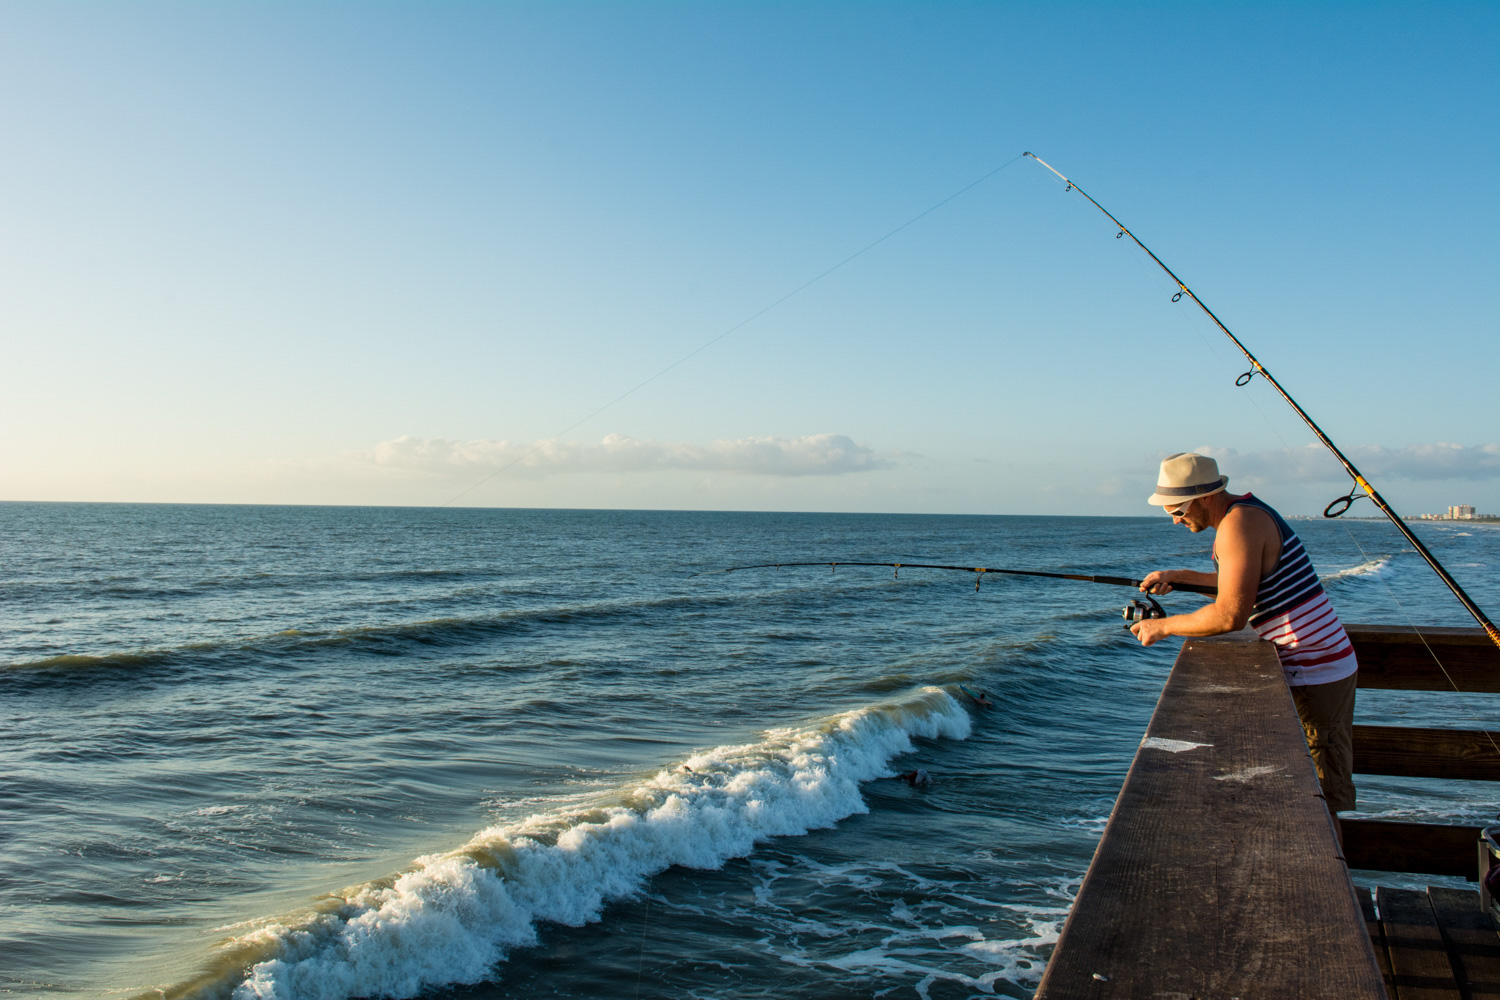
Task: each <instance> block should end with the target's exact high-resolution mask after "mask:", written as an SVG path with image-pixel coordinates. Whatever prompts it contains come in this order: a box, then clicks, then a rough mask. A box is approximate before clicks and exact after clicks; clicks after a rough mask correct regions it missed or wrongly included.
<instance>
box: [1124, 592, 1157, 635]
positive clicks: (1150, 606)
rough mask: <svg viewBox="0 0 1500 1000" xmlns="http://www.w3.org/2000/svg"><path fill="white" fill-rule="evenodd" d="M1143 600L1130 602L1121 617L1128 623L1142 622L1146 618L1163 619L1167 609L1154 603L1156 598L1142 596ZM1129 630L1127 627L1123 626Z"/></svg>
mask: <svg viewBox="0 0 1500 1000" xmlns="http://www.w3.org/2000/svg"><path fill="white" fill-rule="evenodd" d="M1143 597H1144V600H1135V601H1131V602H1130V603H1129V604H1127V605H1125V611H1124V615H1123V617H1124V618H1125V620H1126V621H1128V622H1142V621H1145V620H1146V619H1147V618H1165V617H1167V609H1166V608H1163V607H1162V606H1161V605H1160V604H1158V603H1156V598H1154V597H1152V596H1151V595H1150V594H1145V595H1143ZM1125 627H1126V628H1129V627H1130V626H1129V625H1126V626H1125Z"/></svg>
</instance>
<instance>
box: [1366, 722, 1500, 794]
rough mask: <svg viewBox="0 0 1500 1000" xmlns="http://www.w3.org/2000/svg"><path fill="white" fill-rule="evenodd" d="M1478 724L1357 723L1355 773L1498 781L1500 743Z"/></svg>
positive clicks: (1499, 773)
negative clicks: (1470, 726)
mask: <svg viewBox="0 0 1500 1000" xmlns="http://www.w3.org/2000/svg"><path fill="white" fill-rule="evenodd" d="M1496 742H1497V741H1496V740H1495V739H1494V738H1492V737H1491V735H1490V734H1489V733H1486V732H1485V731H1483V730H1481V729H1419V728H1416V727H1414V726H1355V727H1354V773H1355V774H1397V775H1401V776H1403V777H1407V778H1470V779H1475V780H1479V781H1500V748H1497V747H1496V745H1495V744H1496Z"/></svg>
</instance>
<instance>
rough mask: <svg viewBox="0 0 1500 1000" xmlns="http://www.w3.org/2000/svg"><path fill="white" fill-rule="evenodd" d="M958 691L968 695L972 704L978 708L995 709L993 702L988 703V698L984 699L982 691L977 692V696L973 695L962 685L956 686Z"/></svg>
mask: <svg viewBox="0 0 1500 1000" xmlns="http://www.w3.org/2000/svg"><path fill="white" fill-rule="evenodd" d="M958 689H959V690H960V691H962V692H963V693H964V694H966V695H968V696H969V698H970V699H971V700H973V702H974V704H976V705H978V706H979V707H980V708H994V707H995V703H994V702H993V701H990V700H989V698H987V697H985V694H984V692H983V691H981V692H979V693H978V694H975V693H974V692H973V691H970V690H969V689H968V688H966V687H964V686H963V685H962V684H960V685H959V686H958Z"/></svg>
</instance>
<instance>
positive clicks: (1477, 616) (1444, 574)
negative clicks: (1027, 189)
mask: <svg viewBox="0 0 1500 1000" xmlns="http://www.w3.org/2000/svg"><path fill="white" fill-rule="evenodd" d="M1022 155H1023V156H1029V157H1031V158H1032V159H1033V160H1036V162H1037V163H1039V164H1041V165H1042V166H1044V167H1046V168H1047V170H1049V171H1050V172H1051V173H1053V174H1054V175H1056V176H1057V177H1058V178H1059V179H1060V180H1062V181H1064V182H1065V183H1066V184H1067V188H1066V189H1065V190H1066V191H1077V192H1078V193H1079V194H1080V195H1082V196H1083V197H1084V198H1087V199H1088V201H1089V203H1090V204H1092V205H1093V206H1094V207H1095V208H1097V209H1098V210H1099V211H1100V212H1103V213H1104V214H1105V215H1106V216H1107V217H1108V218H1109V221H1110V222H1113V223H1114V224H1115V225H1116V226H1117V227H1118V228H1119V232H1117V233H1116V234H1115V238H1116V239H1120V238H1123V237H1125V236H1129V237H1130V239H1131V241H1132V242H1134V243H1135V245H1136V246H1138V247H1140V248H1141V249H1142V250H1144V251H1145V252H1146V254H1147V255H1148V256H1150V258H1151V259H1152V260H1153V261H1155V262H1156V264H1157V266H1159V267H1160V268H1161V269H1162V270H1163V271H1165V272H1166V273H1167V275H1168V277H1170V278H1171V279H1172V281H1173V282H1175V283H1176V285H1177V289H1178V290H1177V292H1176V293H1174V294H1173V296H1172V301H1173V302H1178V301H1181V299H1182V297H1183V296H1184V295H1186V296H1187V297H1188V298H1190V299H1192V300H1193V303H1194V304H1195V305H1197V306H1198V308H1199V309H1201V310H1203V312H1204V314H1205V315H1206V316H1208V318H1209V319H1211V320H1213V323H1214V325H1215V326H1217V327H1218V328H1219V330H1220V331H1221V332H1223V334H1224V335H1225V336H1226V337H1228V338H1229V339H1230V341H1232V342H1233V343H1234V346H1235V347H1237V348H1239V351H1240V353H1241V354H1243V355H1244V356H1245V359H1246V360H1247V361H1249V362H1250V370H1249V371H1247V372H1245V373H1244V374H1242V375H1241V376H1240V377H1239V378H1238V379H1236V380H1235V385H1237V386H1241V387H1244V386H1246V385H1248V384H1249V383H1250V382H1251V380H1253V379H1254V377H1255V376H1256V375H1259V376H1260V377H1261V378H1263V379H1265V380H1266V382H1267V383H1269V384H1270V386H1271V387H1272V388H1273V389H1275V390H1276V392H1277V394H1278V395H1280V396H1281V398H1282V399H1283V400H1285V401H1286V403H1287V405H1288V406H1290V407H1291V408H1292V409H1293V410H1294V411H1296V414H1297V416H1299V417H1301V418H1302V422H1303V423H1305V424H1307V426H1308V427H1309V428H1310V429H1311V430H1312V432H1313V433H1314V434H1315V435H1317V438H1318V440H1319V441H1320V442H1322V444H1323V446H1324V447H1325V448H1327V449H1328V450H1329V451H1330V452H1332V453H1333V456H1334V457H1335V458H1337V459H1338V460H1339V464H1340V465H1342V466H1343V467H1344V471H1345V472H1347V473H1348V474H1349V476H1350V478H1352V479H1353V480H1354V483H1355V486H1354V487H1351V488H1350V490H1349V492H1348V493H1347V494H1346V495H1344V496H1341V497H1338V498H1337V499H1335V500H1334V501H1332V502H1331V503H1329V504H1328V506H1327V507H1325V508H1323V516H1324V517H1329V518H1333V517H1338V516H1339V515H1340V514H1343V513H1344V512H1345V511H1347V510H1348V509H1349V508H1350V507H1351V506H1353V505H1354V502H1355V501H1356V500H1360V499H1368V500H1370V501H1371V502H1372V503H1374V504H1375V506H1376V507H1378V508H1380V510H1381V512H1382V513H1383V514H1385V516H1386V517H1387V518H1388V519H1389V520H1390V522H1391V523H1392V524H1394V525H1395V526H1396V530H1397V531H1399V532H1401V534H1402V535H1403V536H1404V537H1405V538H1406V540H1407V541H1408V542H1410V543H1411V545H1412V547H1413V548H1414V549H1416V551H1417V552H1418V554H1420V555H1421V556H1422V558H1423V559H1425V560H1426V561H1427V565H1428V566H1430V567H1432V571H1433V572H1434V573H1436V574H1437V575H1438V578H1439V579H1441V580H1442V581H1443V583H1445V584H1447V586H1448V589H1449V590H1451V591H1452V592H1453V596H1454V597H1456V598H1458V601H1459V603H1460V604H1462V605H1463V606H1464V609H1465V610H1467V611H1468V612H1469V614H1471V615H1473V616H1474V620H1475V621H1477V622H1479V624H1480V625H1481V626H1482V627H1483V628H1484V631H1485V634H1486V635H1488V636H1489V637H1490V641H1492V642H1493V643H1494V644H1495V645H1496V646H1500V629H1497V628H1496V627H1495V625H1494V623H1493V622H1491V621H1490V620H1489V618H1488V617H1487V616H1486V615H1485V613H1484V612H1483V611H1481V610H1480V609H1479V605H1477V604H1475V603H1474V601H1473V599H1472V598H1470V597H1469V595H1468V594H1467V593H1465V592H1464V589H1463V587H1461V586H1460V585H1459V583H1458V581H1457V580H1455V579H1454V578H1453V577H1452V575H1451V574H1449V572H1448V571H1447V569H1445V568H1444V567H1443V564H1442V563H1441V562H1439V561H1438V558H1437V557H1436V556H1434V555H1433V554H1432V553H1431V552H1430V551H1429V550H1428V548H1427V546H1425V545H1423V544H1422V541H1421V539H1419V538H1417V536H1416V535H1415V534H1413V533H1412V530H1411V529H1410V528H1408V527H1407V526H1406V524H1405V522H1404V521H1403V520H1402V518H1401V515H1399V514H1397V513H1396V511H1395V510H1394V509H1392V507H1391V505H1390V504H1388V503H1386V501H1385V498H1384V497H1382V496H1381V495H1380V493H1379V492H1378V491H1377V490H1376V489H1375V487H1374V486H1372V485H1371V484H1370V482H1369V480H1367V479H1365V477H1364V476H1363V475H1361V474H1360V472H1359V470H1358V469H1356V468H1355V467H1354V464H1353V463H1352V462H1350V461H1349V459H1348V458H1347V457H1346V456H1345V455H1344V453H1343V452H1342V451H1340V450H1339V447H1338V445H1336V444H1334V443H1333V439H1332V438H1330V437H1329V436H1328V435H1327V434H1325V433H1323V429H1322V428H1321V427H1319V426H1318V425H1317V423H1315V422H1314V421H1313V419H1312V417H1310V416H1308V414H1307V411H1306V410H1304V409H1303V408H1302V407H1301V405H1300V404H1298V402H1297V401H1296V400H1295V399H1293V398H1292V396H1291V394H1290V393H1288V392H1287V391H1286V389H1284V388H1283V387H1282V385H1281V383H1280V382H1278V381H1277V380H1276V378H1275V377H1274V376H1273V375H1272V374H1271V373H1270V372H1269V371H1268V370H1267V369H1266V367H1265V366H1264V365H1262V364H1261V363H1260V361H1259V360H1257V359H1256V357H1255V355H1254V354H1251V353H1250V349H1249V348H1248V347H1246V346H1245V345H1244V343H1243V342H1241V340H1240V339H1239V338H1238V337H1236V336H1235V335H1234V334H1233V333H1232V332H1231V331H1230V329H1229V327H1227V326H1225V325H1224V323H1223V321H1222V320H1220V319H1219V317H1218V316H1215V315H1214V312H1213V310H1212V309H1210V308H1208V306H1207V305H1205V304H1204V302H1203V300H1202V299H1200V298H1199V297H1198V296H1197V295H1196V294H1195V293H1194V292H1193V290H1192V289H1191V288H1189V287H1188V286H1187V285H1186V284H1184V283H1183V281H1182V279H1181V278H1179V277H1177V275H1176V273H1174V272H1173V271H1172V269H1171V268H1169V267H1168V266H1167V265H1166V263H1165V262H1163V261H1162V259H1161V258H1160V257H1158V256H1156V254H1155V253H1153V252H1152V250H1151V248H1150V247H1148V246H1146V244H1145V243H1143V242H1141V240H1140V238H1139V237H1138V236H1136V235H1135V234H1134V233H1132V232H1131V231H1130V230H1129V229H1128V228H1126V226H1125V224H1124V223H1123V222H1121V221H1120V220H1119V219H1117V218H1115V217H1114V215H1112V214H1111V213H1110V211H1109V209H1107V208H1105V207H1104V206H1103V205H1101V204H1099V202H1097V201H1095V200H1094V198H1093V197H1092V196H1090V195H1089V193H1088V192H1087V191H1085V190H1084V189H1083V188H1081V187H1079V186H1078V185H1077V184H1075V183H1073V181H1071V180H1069V179H1068V178H1067V177H1065V176H1063V175H1062V174H1061V173H1059V172H1058V171H1057V170H1056V169H1055V168H1054V167H1053V166H1052V165H1051V164H1049V163H1047V162H1046V161H1045V160H1043V159H1041V158H1040V157H1038V156H1037V155H1036V154H1035V153H1029V152H1028V153H1023V154H1022Z"/></svg>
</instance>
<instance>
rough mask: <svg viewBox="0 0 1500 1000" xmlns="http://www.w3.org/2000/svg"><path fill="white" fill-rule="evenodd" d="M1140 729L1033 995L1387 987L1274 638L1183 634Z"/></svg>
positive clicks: (1280, 997) (1257, 994) (1347, 997)
mask: <svg viewBox="0 0 1500 1000" xmlns="http://www.w3.org/2000/svg"><path fill="white" fill-rule="evenodd" d="M1146 735H1147V739H1146V740H1145V741H1143V743H1142V746H1141V749H1140V750H1139V751H1138V752H1137V753H1136V756H1135V762H1134V763H1133V764H1132V765H1131V768H1130V773H1129V775H1128V776H1127V777H1126V779H1125V785H1124V787H1123V788H1122V789H1121V790H1120V796H1119V798H1118V799H1117V800H1116V802H1115V808H1114V812H1113V813H1112V815H1111V816H1110V820H1109V825H1108V826H1107V827H1106V829H1105V832H1104V837H1103V839H1102V840H1101V841H1100V843H1099V847H1098V850H1097V851H1096V852H1095V855H1094V862H1093V864H1092V865H1091V866H1090V868H1089V871H1088V874H1087V875H1086V876H1085V877H1084V881H1083V885H1082V887H1081V888H1080V889H1079V893H1078V898H1077V901H1076V902H1075V904H1074V906H1073V910H1072V913H1070V914H1069V916H1068V921H1067V923H1066V925H1065V926H1064V927H1063V931H1062V935H1061V937H1060V938H1059V940H1058V944H1057V946H1056V948H1055V949H1054V952H1053V955H1052V961H1051V962H1050V963H1049V964H1048V967H1047V971H1046V974H1045V976H1044V977H1043V979H1042V983H1041V986H1040V987H1039V988H1038V990H1037V994H1036V996H1037V997H1038V998H1040V1000H1074V998H1084V997H1087V998H1090V1000H1113V998H1120V1000H1126V998H1128V1000H1134V998H1147V997H1225V998H1227V997H1240V998H1242V1000H1273V998H1274V1000H1286V998H1289V997H1297V998H1304V1000H1313V998H1329V1000H1331V998H1339V1000H1362V998H1374V997H1383V996H1384V995H1385V990H1384V988H1383V984H1382V981H1381V977H1380V968H1379V966H1378V965H1377V964H1376V960H1375V953H1374V950H1373V948H1372V947H1371V944H1370V935H1369V932H1368V930H1367V929H1366V927H1365V923H1364V920H1363V918H1362V915H1361V913H1360V909H1359V902H1358V900H1357V899H1356V898H1355V895H1354V887H1353V885H1352V884H1351V883H1350V881H1349V876H1348V871H1347V869H1346V868H1345V867H1344V864H1343V860H1342V858H1341V856H1340V854H1339V849H1338V842H1337V840H1336V839H1335V836H1334V831H1333V823H1332V820H1331V818H1330V817H1329V815H1328V810H1327V808H1326V807H1325V806H1324V803H1323V799H1322V793H1321V791H1320V789H1319V787H1318V779H1317V775H1316V773H1315V772H1314V770H1313V766H1312V758H1311V757H1310V756H1309V755H1308V752H1307V744H1306V742H1305V741H1304V738H1303V735H1302V727H1301V726H1300V724H1299V723H1298V722H1297V715H1296V711H1295V709H1294V708H1293V707H1292V700H1291V695H1290V693H1289V692H1288V691H1287V687H1286V683H1285V682H1284V681H1283V680H1282V675H1281V666H1280V664H1279V663H1278V662H1277V660H1276V653H1275V650H1274V649H1273V648H1272V647H1271V646H1270V644H1269V643H1266V642H1263V641H1261V640H1259V639H1255V638H1254V637H1253V636H1251V637H1250V639H1249V640H1247V639H1246V638H1245V637H1244V636H1243V635H1236V636H1223V637H1218V638H1215V639H1192V640H1189V641H1187V642H1186V643H1184V644H1183V648H1182V652H1181V654H1180V655H1179V656H1178V658H1177V663H1176V665H1175V666H1174V667H1173V669H1172V675H1171V677H1170V678H1169V679H1168V680H1167V684H1166V687H1165V689H1164V690H1163V691H1162V695H1161V700H1160V701H1158V702H1157V706H1156V712H1155V714H1154V715H1153V716H1152V718H1151V724H1150V727H1149V728H1148V729H1147V734H1146ZM1158 741H1178V743H1176V744H1175V745H1174V744H1172V743H1161V742H1158ZM1185 747H1191V749H1185ZM1174 750H1177V751H1180V752H1173V751H1174Z"/></svg>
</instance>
